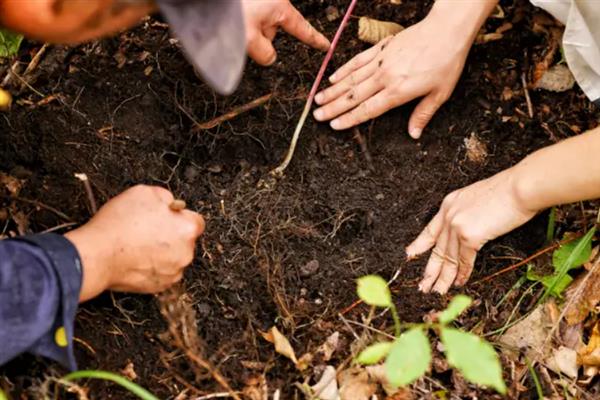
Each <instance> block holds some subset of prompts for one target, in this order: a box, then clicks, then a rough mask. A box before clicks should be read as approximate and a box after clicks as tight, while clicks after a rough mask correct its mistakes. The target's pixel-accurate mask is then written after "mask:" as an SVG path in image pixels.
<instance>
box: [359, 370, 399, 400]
mask: <svg viewBox="0 0 600 400" xmlns="http://www.w3.org/2000/svg"><path fill="white" fill-rule="evenodd" d="M365 369H366V370H367V373H368V374H369V377H370V378H371V379H372V380H374V381H375V382H377V383H379V384H380V385H381V386H382V387H383V390H384V391H385V393H386V394H387V395H388V396H392V395H394V394H396V393H397V392H398V389H397V388H395V387H393V386H392V385H390V382H389V381H388V378H387V374H386V372H385V365H383V364H379V365H369V366H368V367H366V368H365Z"/></svg>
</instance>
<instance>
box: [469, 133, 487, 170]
mask: <svg viewBox="0 0 600 400" xmlns="http://www.w3.org/2000/svg"><path fill="white" fill-rule="evenodd" d="M464 142H465V148H466V149H467V158H468V159H469V161H471V162H473V163H476V164H481V163H482V162H484V161H485V159H486V158H487V155H488V151H487V146H486V145H485V143H483V142H482V141H481V140H480V139H479V138H478V137H477V135H476V134H475V132H471V136H469V137H468V138H465V140H464Z"/></svg>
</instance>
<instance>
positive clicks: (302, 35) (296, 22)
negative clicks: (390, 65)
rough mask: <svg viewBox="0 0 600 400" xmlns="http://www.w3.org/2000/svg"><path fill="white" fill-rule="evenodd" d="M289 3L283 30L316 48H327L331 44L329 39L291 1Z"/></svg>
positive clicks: (282, 25) (282, 24)
mask: <svg viewBox="0 0 600 400" xmlns="http://www.w3.org/2000/svg"><path fill="white" fill-rule="evenodd" d="M288 4H289V7H288V8H287V9H286V12H285V14H284V16H283V19H282V21H281V27H282V28H283V30H284V31H286V32H287V33H289V34H290V35H292V36H295V37H296V38H297V39H298V40H300V41H302V42H304V43H306V44H307V45H309V46H311V47H314V48H315V49H319V50H324V51H325V50H327V49H328V48H329V46H330V45H331V44H330V43H329V40H328V39H327V38H326V37H325V36H323V34H321V33H320V32H319V31H317V30H316V29H315V28H314V27H313V26H312V25H311V24H310V22H308V21H307V20H306V19H305V18H304V17H303V16H302V14H300V12H299V11H298V10H297V9H296V8H295V7H294V6H292V5H291V3H288Z"/></svg>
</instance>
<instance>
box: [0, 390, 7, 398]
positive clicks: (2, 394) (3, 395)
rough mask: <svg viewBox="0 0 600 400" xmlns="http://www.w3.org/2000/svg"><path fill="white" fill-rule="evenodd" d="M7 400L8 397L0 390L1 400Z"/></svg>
mask: <svg viewBox="0 0 600 400" xmlns="http://www.w3.org/2000/svg"><path fill="white" fill-rule="evenodd" d="M7 399H8V397H6V395H5V394H4V392H3V391H2V389H0V400H7Z"/></svg>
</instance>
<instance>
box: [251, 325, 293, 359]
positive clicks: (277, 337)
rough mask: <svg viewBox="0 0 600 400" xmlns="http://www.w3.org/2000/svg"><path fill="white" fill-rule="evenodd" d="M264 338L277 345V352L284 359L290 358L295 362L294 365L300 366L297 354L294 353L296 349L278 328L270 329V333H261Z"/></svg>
mask: <svg viewBox="0 0 600 400" xmlns="http://www.w3.org/2000/svg"><path fill="white" fill-rule="evenodd" d="M260 334H261V335H262V337H263V338H264V339H265V340H266V341H267V342H270V343H273V344H274V345H275V351H276V352H277V353H279V354H281V355H282V356H284V357H287V358H289V359H290V360H292V361H293V362H294V364H296V365H297V364H298V359H297V358H296V353H294V349H293V348H292V345H291V344H290V342H289V340H287V338H286V337H285V336H283V334H282V333H281V332H279V329H277V327H276V326H274V327H272V328H271V329H269V331H268V332H261V333H260Z"/></svg>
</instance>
